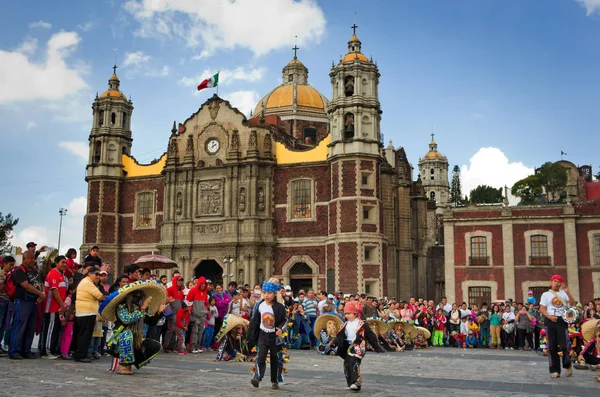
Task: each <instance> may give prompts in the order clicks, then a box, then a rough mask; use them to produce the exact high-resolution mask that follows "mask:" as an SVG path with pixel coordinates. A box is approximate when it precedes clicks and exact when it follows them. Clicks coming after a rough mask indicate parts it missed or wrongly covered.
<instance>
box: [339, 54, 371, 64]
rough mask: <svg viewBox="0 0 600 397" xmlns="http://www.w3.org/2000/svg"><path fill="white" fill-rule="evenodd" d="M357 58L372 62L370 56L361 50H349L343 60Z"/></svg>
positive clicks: (354, 59)
mask: <svg viewBox="0 0 600 397" xmlns="http://www.w3.org/2000/svg"><path fill="white" fill-rule="evenodd" d="M356 60H359V61H362V62H370V61H369V58H367V57H366V56H364V55H363V54H361V53H360V52H349V53H347V54H346V56H345V57H344V58H342V62H354V61H356Z"/></svg>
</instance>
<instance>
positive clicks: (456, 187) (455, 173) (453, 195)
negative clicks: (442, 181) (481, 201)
mask: <svg viewBox="0 0 600 397" xmlns="http://www.w3.org/2000/svg"><path fill="white" fill-rule="evenodd" d="M450 202H451V203H454V205H455V206H459V205H461V204H463V199H462V192H461V188H460V168H458V165H455V166H454V169H453V170H452V187H450Z"/></svg>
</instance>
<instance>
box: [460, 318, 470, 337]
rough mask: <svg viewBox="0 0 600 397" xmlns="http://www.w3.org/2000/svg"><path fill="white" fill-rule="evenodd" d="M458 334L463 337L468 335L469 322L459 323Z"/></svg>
mask: <svg viewBox="0 0 600 397" xmlns="http://www.w3.org/2000/svg"><path fill="white" fill-rule="evenodd" d="M460 333H461V334H463V335H469V322H468V321H461V322H460Z"/></svg>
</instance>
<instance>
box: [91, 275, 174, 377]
mask: <svg viewBox="0 0 600 397" xmlns="http://www.w3.org/2000/svg"><path fill="white" fill-rule="evenodd" d="M165 300H166V293H165V289H164V288H163V287H162V286H160V285H159V284H158V283H156V282H155V281H152V280H140V281H136V282H134V283H131V284H128V285H126V286H124V287H122V288H119V289H118V290H117V291H115V292H113V293H112V294H110V295H109V296H108V297H107V299H106V300H105V301H104V303H103V304H102V306H100V310H99V312H100V315H101V316H102V318H103V319H105V320H108V321H112V322H114V323H115V327H114V330H113V334H112V337H111V338H110V339H109V340H108V341H107V343H106V344H107V346H108V353H109V354H110V355H112V356H113V357H114V359H113V363H112V366H111V368H110V369H109V371H110V372H115V371H116V372H117V373H118V374H120V375H132V374H133V371H132V370H131V366H132V365H135V367H136V368H138V369H139V368H141V367H143V366H145V365H147V364H148V363H149V362H150V360H151V359H153V358H154V357H155V356H156V355H157V354H158V353H159V352H160V343H159V342H157V341H155V340H152V339H144V338H143V336H144V316H145V315H147V314H149V315H152V314H154V313H156V312H157V311H158V310H160V311H163V310H164V309H165V307H166V305H165V304H164V302H165Z"/></svg>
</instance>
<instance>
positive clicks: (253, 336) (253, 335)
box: [248, 277, 288, 389]
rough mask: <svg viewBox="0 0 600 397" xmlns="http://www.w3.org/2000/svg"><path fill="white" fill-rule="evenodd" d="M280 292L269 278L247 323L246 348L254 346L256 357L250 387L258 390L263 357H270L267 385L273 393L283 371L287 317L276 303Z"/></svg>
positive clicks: (264, 363)
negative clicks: (269, 378) (248, 325)
mask: <svg viewBox="0 0 600 397" xmlns="http://www.w3.org/2000/svg"><path fill="white" fill-rule="evenodd" d="M280 289H281V285H280V284H279V280H278V279H276V278H274V277H271V278H270V279H269V281H265V282H263V284H262V290H263V300H262V301H260V302H258V303H257V304H256V305H255V306H254V315H253V316H252V320H251V322H250V330H249V334H248V345H249V346H251V347H252V346H255V345H256V344H258V355H257V357H256V362H255V365H254V376H253V378H252V380H251V381H250V383H252V386H254V387H258V386H259V384H260V381H262V379H263V377H264V375H265V370H266V366H267V362H266V360H267V354H268V353H269V352H270V357H271V383H272V388H273V389H279V382H280V381H281V380H282V370H283V353H282V351H281V349H282V347H283V346H282V345H283V339H282V338H283V335H284V333H287V325H288V323H287V315H286V309H285V306H284V305H283V304H281V303H279V302H277V299H276V294H277V292H278V291H279V290H280Z"/></svg>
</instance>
